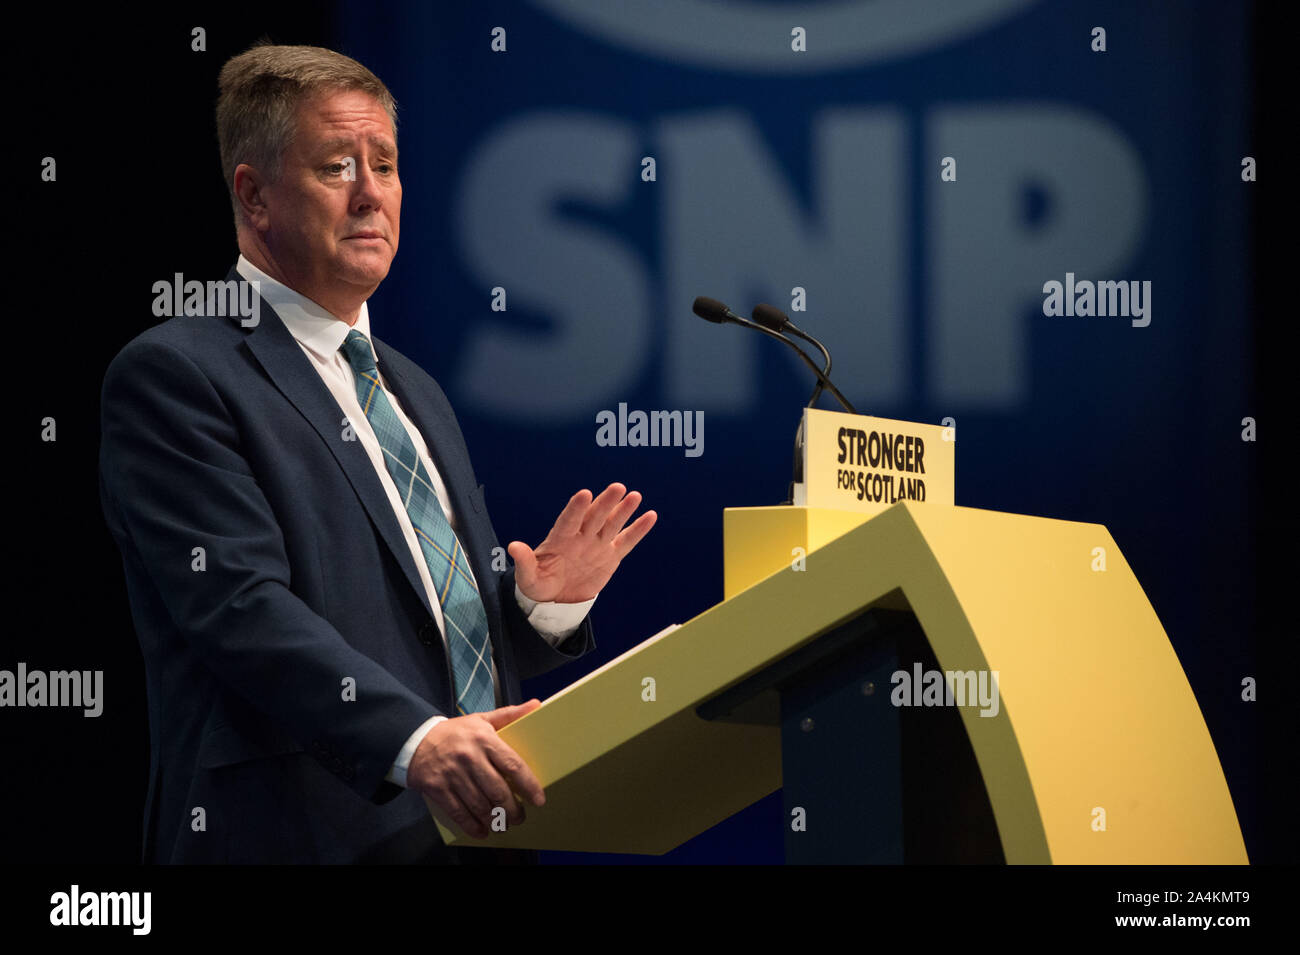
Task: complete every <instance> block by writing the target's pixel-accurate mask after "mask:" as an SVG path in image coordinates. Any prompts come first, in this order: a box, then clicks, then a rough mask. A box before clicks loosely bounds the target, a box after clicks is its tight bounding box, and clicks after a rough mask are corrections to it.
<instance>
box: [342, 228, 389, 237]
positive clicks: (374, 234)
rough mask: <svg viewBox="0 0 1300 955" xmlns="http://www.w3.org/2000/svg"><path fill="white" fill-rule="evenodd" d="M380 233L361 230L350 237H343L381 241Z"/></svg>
mask: <svg viewBox="0 0 1300 955" xmlns="http://www.w3.org/2000/svg"><path fill="white" fill-rule="evenodd" d="M383 237H384V235H383V233H382V232H379V231H377V230H375V229H362V230H361V231H360V232H354V233H352V235H349V236H344V238H346V239H382V238H383Z"/></svg>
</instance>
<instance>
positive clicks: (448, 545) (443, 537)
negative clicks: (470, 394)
mask: <svg viewBox="0 0 1300 955" xmlns="http://www.w3.org/2000/svg"><path fill="white" fill-rule="evenodd" d="M339 351H341V352H342V353H343V357H344V358H346V359H347V360H348V363H349V364H350V365H351V366H352V370H353V372H354V373H355V375H356V387H357V400H358V401H360V402H361V408H362V410H363V411H365V413H366V417H367V418H369V419H370V426H371V427H372V428H374V431H375V437H376V438H378V439H379V447H380V448H381V449H382V450H383V452H384V463H385V464H386V465H387V466H388V473H389V474H391V475H392V477H393V483H394V484H396V485H397V491H398V493H399V494H403V495H404V498H405V504H406V513H407V514H408V515H409V516H410V518H411V526H412V527H414V528H415V536H416V539H417V540H419V542H420V549H421V550H422V551H423V552H424V559H425V562H426V563H427V564H428V565H429V573H430V575H431V576H432V577H433V584H434V587H435V588H437V591H438V602H439V603H440V604H442V619H443V620H445V621H446V622H447V626H446V629H447V646H448V650H449V651H450V652H451V663H452V674H453V676H454V678H455V682H456V691H457V692H456V709H457V711H458V712H459V713H460V714H462V715H463V714H466V713H481V712H483V711H484V710H491V709H494V708H495V707H496V696H495V694H494V692H493V689H492V644H491V641H490V640H489V638H488V625H487V616H486V614H485V613H484V611H483V600H482V598H480V597H479V593H478V587H477V586H475V584H474V576H473V574H472V573H471V572H470V568H469V562H468V561H467V560H466V558H465V549H464V548H463V547H461V546H460V540H459V539H458V538H457V537H456V532H455V531H453V530H452V529H451V525H450V524H448V523H447V516H446V515H445V514H444V513H443V510H442V505H441V504H440V503H439V502H438V496H437V494H435V493H434V490H433V482H432V481H430V480H429V472H428V471H427V470H425V467H424V464H423V463H422V462H421V461H420V455H419V454H418V453H417V452H416V450H415V444H414V443H413V442H412V441H411V436H410V435H409V434H408V433H407V431H406V428H405V427H403V425H402V422H401V421H400V420H399V419H398V417H397V412H395V411H394V410H393V406H392V405H391V404H390V403H389V401H388V396H387V395H386V394H384V389H383V388H381V387H380V385H379V371H378V369H377V368H376V367H375V358H374V353H373V352H372V351H371V347H370V340H369V339H368V338H366V336H365V335H362V334H361V333H360V332H359V331H357V330H356V329H353V330H352V331H350V332H348V336H347V338H346V339H344V341H343V344H342V345H340V346H339Z"/></svg>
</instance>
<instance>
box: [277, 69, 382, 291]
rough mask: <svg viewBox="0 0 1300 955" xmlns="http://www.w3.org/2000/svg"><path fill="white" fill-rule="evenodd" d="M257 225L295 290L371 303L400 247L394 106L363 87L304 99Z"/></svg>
mask: <svg viewBox="0 0 1300 955" xmlns="http://www.w3.org/2000/svg"><path fill="white" fill-rule="evenodd" d="M296 120H297V123H296V127H295V131H294V135H293V138H292V140H291V142H290V143H289V146H288V148H287V149H286V150H285V155H284V167H283V169H282V171H281V175H280V178H279V179H278V180H276V181H275V182H270V183H266V184H264V186H263V188H262V198H263V201H264V203H265V208H264V213H263V215H260V216H258V219H259V220H261V221H259V222H257V223H255V224H256V226H257V228H258V231H259V232H261V233H262V236H263V240H264V241H265V243H266V247H267V250H268V251H269V253H270V255H271V258H272V259H273V260H274V262H275V264H276V266H278V269H279V271H280V272H281V273H282V274H283V276H284V278H285V280H287V283H288V284H289V286H290V287H291V288H294V289H295V290H296V291H298V292H300V293H302V294H303V295H306V296H307V297H308V298H310V299H312V300H313V301H315V302H318V303H320V304H321V305H324V306H325V307H326V308H330V309H331V310H334V308H335V307H336V306H337V305H338V304H339V302H341V301H342V302H347V301H349V300H351V299H355V298H357V297H358V296H359V297H360V300H362V301H364V299H365V298H367V297H369V295H370V293H371V292H373V291H374V289H375V288H376V287H377V286H378V285H379V283H380V282H382V281H383V279H384V277H385V276H386V275H387V274H388V267H389V266H390V265H391V264H392V261H393V256H394V255H395V254H396V253H397V237H398V225H399V220H400V217H401V211H402V183H401V180H399V179H398V177H397V144H396V142H395V140H394V137H393V126H392V123H391V122H390V121H389V119H388V114H387V113H386V112H385V111H384V108H383V107H382V106H380V105H379V102H378V101H377V100H376V99H374V98H373V97H371V96H369V95H367V94H365V93H361V92H356V91H346V92H333V93H324V94H320V95H317V96H314V97H311V98H308V99H306V100H304V101H302V102H301V103H300V104H299V105H298V109H297V113H296Z"/></svg>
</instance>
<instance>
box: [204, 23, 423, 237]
mask: <svg viewBox="0 0 1300 955" xmlns="http://www.w3.org/2000/svg"><path fill="white" fill-rule="evenodd" d="M217 86H218V88H219V89H220V95H219V96H218V98H217V145H218V147H219V148H220V150H221V173H222V175H223V176H225V177H226V189H227V190H229V192H230V202H231V205H232V207H233V208H234V212H235V226H236V228H238V226H239V223H240V220H241V211H242V210H241V207H240V205H239V199H238V198H237V197H236V196H235V167H236V166H238V165H239V164H240V163H248V164H249V165H250V166H253V167H255V168H256V169H258V170H259V171H261V172H263V173H264V174H265V175H267V176H269V177H270V179H271V180H272V181H274V180H276V179H278V178H279V177H280V175H281V173H283V171H284V154H285V151H286V149H287V148H288V146H289V141H290V140H291V139H292V138H293V134H294V112H295V110H296V109H297V108H298V104H299V103H300V102H301V101H302V100H303V99H306V98H307V97H310V96H314V95H316V94H318V93H324V92H338V91H344V90H347V91H358V92H361V93H367V94H369V95H370V96H373V97H374V98H375V99H376V100H378V101H379V105H380V106H382V107H383V108H384V111H385V112H386V113H388V118H389V120H390V121H391V122H392V124H393V136H394V138H396V136H397V101H396V100H394V99H393V94H392V93H390V92H388V87H386V86H385V85H384V84H383V82H382V81H381V80H380V79H379V77H377V76H375V74H374V73H371V72H370V71H369V70H368V69H366V68H365V67H364V66H362V65H361V64H360V63H358V62H357V61H356V60H354V59H352V58H351V57H350V56H344V55H343V54H342V53H335V52H334V51H333V50H327V49H325V48H323V47H319V46H273V45H271V44H269V43H261V44H255V45H254V46H253V47H252V48H250V49H249V50H247V51H246V52H244V53H240V54H239V55H238V56H233V57H231V58H230V59H229V60H227V61H226V64H225V66H223V67H222V68H221V75H220V77H219V78H218V80H217Z"/></svg>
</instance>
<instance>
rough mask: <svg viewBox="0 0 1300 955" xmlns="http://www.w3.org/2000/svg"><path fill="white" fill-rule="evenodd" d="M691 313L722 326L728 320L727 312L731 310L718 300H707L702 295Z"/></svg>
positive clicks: (692, 307)
mask: <svg viewBox="0 0 1300 955" xmlns="http://www.w3.org/2000/svg"><path fill="white" fill-rule="evenodd" d="M691 311H693V312H694V313H695V314H696V315H698V316H700V318H702V319H704V320H705V321H709V322H716V323H717V324H719V325H721V324H723V323H724V322H725V321H726V320H727V312H728V311H730V309H728V308H727V306H725V305H723V304H722V303H721V302H719V301H718V300H717V299H716V298H707V297H706V296H703V295H701V296H700V297H699V298H697V299H696V300H695V304H694V305H692V306H691Z"/></svg>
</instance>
